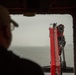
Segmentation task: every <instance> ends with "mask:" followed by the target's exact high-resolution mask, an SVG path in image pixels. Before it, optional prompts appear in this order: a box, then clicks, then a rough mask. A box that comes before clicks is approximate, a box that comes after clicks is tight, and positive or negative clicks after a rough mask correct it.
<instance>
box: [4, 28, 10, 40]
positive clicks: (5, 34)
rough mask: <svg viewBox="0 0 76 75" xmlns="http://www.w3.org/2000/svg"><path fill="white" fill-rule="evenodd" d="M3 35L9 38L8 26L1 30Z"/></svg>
mask: <svg viewBox="0 0 76 75" xmlns="http://www.w3.org/2000/svg"><path fill="white" fill-rule="evenodd" d="M3 36H4V38H6V39H9V37H10V30H9V28H8V27H5V29H4V30H3Z"/></svg>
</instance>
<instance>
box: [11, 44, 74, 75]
mask: <svg viewBox="0 0 76 75" xmlns="http://www.w3.org/2000/svg"><path fill="white" fill-rule="evenodd" d="M10 49H12V50H11V51H13V52H14V53H15V54H17V55H19V56H20V57H22V58H27V59H30V60H32V61H34V62H36V63H38V64H39V65H40V66H48V65H50V62H51V58H50V49H49V47H10ZM65 57H66V64H67V66H71V67H74V59H73V57H74V55H73V46H72V45H67V46H66V47H65ZM46 75H51V74H50V73H46ZM63 75H74V74H73V73H71V74H69V73H68V74H66V73H64V74H63Z"/></svg>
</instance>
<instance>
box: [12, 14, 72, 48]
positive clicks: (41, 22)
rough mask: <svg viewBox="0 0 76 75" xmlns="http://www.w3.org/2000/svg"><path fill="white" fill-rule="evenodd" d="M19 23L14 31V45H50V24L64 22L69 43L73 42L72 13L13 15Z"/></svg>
mask: <svg viewBox="0 0 76 75" xmlns="http://www.w3.org/2000/svg"><path fill="white" fill-rule="evenodd" d="M11 18H12V19H14V20H15V21H16V22H17V23H18V24H19V28H16V29H15V30H14V31H12V33H13V41H12V46H49V43H50V42H49V26H50V24H51V23H57V25H59V24H64V26H65V32H64V35H65V39H66V42H67V44H73V28H72V27H73V19H72V16H71V15H66V14H65V15H55V14H51V15H48V14H46V15H36V16H34V17H26V16H23V15H11Z"/></svg>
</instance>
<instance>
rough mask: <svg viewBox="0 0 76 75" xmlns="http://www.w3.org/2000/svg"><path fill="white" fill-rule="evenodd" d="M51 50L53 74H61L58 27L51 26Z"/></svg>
mask: <svg viewBox="0 0 76 75" xmlns="http://www.w3.org/2000/svg"><path fill="white" fill-rule="evenodd" d="M49 32H50V52H51V66H50V68H51V70H50V72H51V75H60V56H59V49H58V48H59V47H58V35H57V27H55V28H51V27H50V28H49Z"/></svg>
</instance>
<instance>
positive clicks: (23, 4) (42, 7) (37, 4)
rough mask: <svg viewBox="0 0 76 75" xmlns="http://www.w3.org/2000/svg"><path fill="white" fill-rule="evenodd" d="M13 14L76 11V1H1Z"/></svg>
mask: <svg viewBox="0 0 76 75" xmlns="http://www.w3.org/2000/svg"><path fill="white" fill-rule="evenodd" d="M0 4H1V5H3V6H5V7H7V8H8V10H9V11H10V13H11V14H22V13H26V12H30V13H32V12H35V13H49V12H50V10H53V9H76V3H75V0H0Z"/></svg>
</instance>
